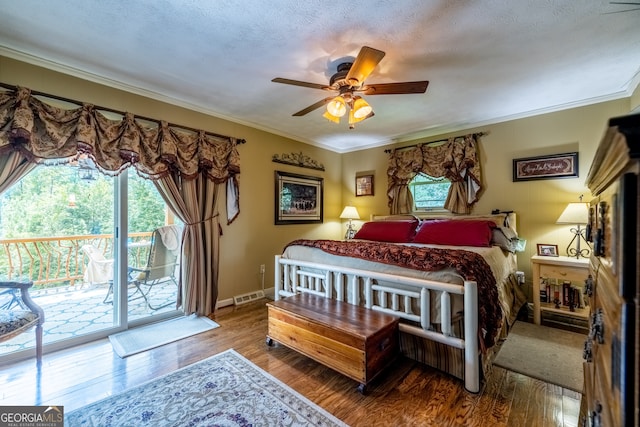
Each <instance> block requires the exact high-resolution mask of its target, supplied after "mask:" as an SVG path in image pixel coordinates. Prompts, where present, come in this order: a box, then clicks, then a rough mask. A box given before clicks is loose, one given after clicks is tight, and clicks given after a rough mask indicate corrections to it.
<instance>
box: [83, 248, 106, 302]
mask: <svg viewBox="0 0 640 427" xmlns="http://www.w3.org/2000/svg"><path fill="white" fill-rule="evenodd" d="M82 252H84V253H85V254H86V255H87V258H88V259H89V262H88V263H87V266H86V268H85V270H84V281H85V283H91V284H101V283H109V290H108V291H107V296H105V297H104V300H103V301H102V302H103V303H105V304H106V303H107V300H108V299H109V295H111V293H112V292H113V259H108V258H105V256H104V254H103V253H102V251H101V250H100V249H98V248H96V247H95V246H93V245H92V244H87V245H83V246H82Z"/></svg>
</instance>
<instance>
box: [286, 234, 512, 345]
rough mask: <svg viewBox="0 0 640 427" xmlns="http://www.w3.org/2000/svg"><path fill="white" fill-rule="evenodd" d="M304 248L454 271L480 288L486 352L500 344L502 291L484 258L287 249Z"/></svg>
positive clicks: (363, 248) (385, 246) (377, 246)
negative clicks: (500, 295)
mask: <svg viewBox="0 0 640 427" xmlns="http://www.w3.org/2000/svg"><path fill="white" fill-rule="evenodd" d="M293 245H301V246H309V247H314V248H318V249H321V250H323V251H325V252H327V253H330V254H333V255H339V256H347V257H356V258H362V259H365V260H369V261H375V262H380V263H385V264H390V265H396V266H399V267H405V268H412V269H416V270H422V271H437V270H442V269H444V268H453V269H455V270H456V272H457V273H458V274H460V276H462V277H463V278H464V279H465V280H470V281H475V282H476V283H477V284H478V326H479V328H478V331H479V335H480V337H479V338H480V340H479V341H480V348H481V349H482V350H483V351H484V350H486V349H487V348H489V347H491V346H493V345H494V344H495V342H496V339H497V336H498V333H499V331H500V327H501V323H502V309H501V308H500V304H499V302H498V289H497V287H496V280H495V278H494V277H493V273H492V272H491V268H490V267H489V264H487V262H486V261H485V260H484V258H482V256H481V255H479V254H477V253H475V252H471V251H465V250H461V249H439V248H427V247H416V246H405V245H398V244H392V243H383V242H363V241H339V240H303V239H300V240H294V241H293V242H291V243H289V244H288V245H287V246H293Z"/></svg>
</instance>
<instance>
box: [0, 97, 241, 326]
mask: <svg viewBox="0 0 640 427" xmlns="http://www.w3.org/2000/svg"><path fill="white" fill-rule="evenodd" d="M239 141H241V140H237V139H235V138H231V137H222V136H215V135H211V134H208V133H206V132H204V131H198V132H188V131H184V130H182V129H180V128H178V127H173V126H170V125H169V124H168V123H167V122H165V121H161V122H159V124H158V126H155V127H153V126H149V125H146V124H145V122H144V121H143V120H139V119H137V118H136V117H135V116H134V115H133V114H131V113H125V114H124V116H123V117H122V119H120V120H113V119H109V118H107V117H106V116H105V115H103V114H102V113H101V112H100V111H98V110H97V109H96V108H95V107H94V106H93V105H91V104H83V105H82V106H81V107H78V108H73V109H64V108H59V107H55V106H52V105H49V104H47V103H45V102H43V101H41V100H40V99H38V98H36V97H35V96H32V95H31V91H30V90H29V89H27V88H23V87H18V88H17V89H16V90H15V91H2V92H0V168H2V169H1V170H0V190H1V191H5V190H6V189H7V188H8V187H10V186H11V185H12V184H13V183H15V182H17V181H18V180H19V179H20V178H21V177H22V176H24V175H26V174H27V173H28V172H29V171H30V170H32V169H33V168H34V167H35V165H36V164H64V163H69V162H72V161H74V160H76V159H77V158H78V156H79V155H81V154H86V155H88V156H90V157H91V158H92V159H93V160H94V163H95V164H96V167H97V169H98V170H100V172H102V173H103V174H105V175H108V176H116V175H118V174H120V173H121V172H122V171H124V170H125V169H126V168H128V167H134V168H135V169H136V171H137V173H138V174H139V175H140V176H142V177H144V178H148V179H151V180H153V181H154V182H155V184H156V188H158V191H159V192H160V194H161V195H162V196H163V198H164V199H165V201H166V202H167V204H168V205H169V206H170V207H171V209H172V210H173V211H174V212H175V213H176V214H177V215H178V217H179V218H180V219H181V220H182V221H183V222H184V223H185V232H184V236H183V251H182V255H183V258H182V260H183V262H182V263H181V274H180V276H181V280H180V284H179V286H180V289H181V292H180V295H179V297H178V306H179V305H180V303H181V302H186V304H184V307H183V308H184V310H185V313H186V314H190V313H198V314H200V315H207V314H210V313H212V312H213V310H214V308H215V303H216V300H217V296H218V284H217V277H218V271H217V270H218V268H217V267H218V254H219V248H218V240H219V236H220V233H219V223H218V215H217V214H214V210H215V209H216V201H217V198H218V193H219V191H220V189H221V188H222V186H223V184H226V185H225V189H226V191H227V204H226V208H227V224H230V223H231V222H233V220H234V219H235V218H236V217H237V216H238V214H239V212H240V209H239V194H240V192H239V183H238V175H239V174H240V155H239V153H238V150H237V145H238V143H239ZM183 279H187V280H185V281H184V286H183Z"/></svg>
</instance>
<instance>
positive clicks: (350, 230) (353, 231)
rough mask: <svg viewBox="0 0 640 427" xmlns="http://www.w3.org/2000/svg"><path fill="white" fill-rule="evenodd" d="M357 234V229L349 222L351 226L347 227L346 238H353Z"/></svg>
mask: <svg viewBox="0 0 640 427" xmlns="http://www.w3.org/2000/svg"><path fill="white" fill-rule="evenodd" d="M355 235H356V229H355V228H353V227H352V226H351V224H349V226H348V227H347V232H346V234H345V235H344V238H345V240H351V239H353V238H354V236H355Z"/></svg>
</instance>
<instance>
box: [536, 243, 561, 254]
mask: <svg viewBox="0 0 640 427" xmlns="http://www.w3.org/2000/svg"><path fill="white" fill-rule="evenodd" d="M538 255H540V256H558V245H547V244H545V243H538Z"/></svg>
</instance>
